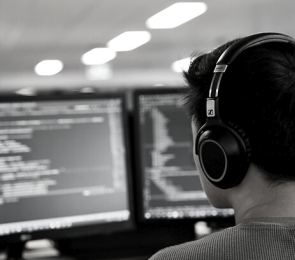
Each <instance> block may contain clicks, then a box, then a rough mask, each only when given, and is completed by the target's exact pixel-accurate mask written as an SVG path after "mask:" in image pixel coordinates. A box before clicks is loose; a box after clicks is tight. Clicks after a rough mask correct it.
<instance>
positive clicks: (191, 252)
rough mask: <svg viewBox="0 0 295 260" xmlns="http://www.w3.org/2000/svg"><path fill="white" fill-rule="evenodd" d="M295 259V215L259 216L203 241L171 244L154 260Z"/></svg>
mask: <svg viewBox="0 0 295 260" xmlns="http://www.w3.org/2000/svg"><path fill="white" fill-rule="evenodd" d="M166 259H167V260H168V259H169V260H174V259H175V260H176V259H177V260H199V259H201V260H207V259H208V260H215V259H218V260H223V259H224V260H231V259H235V260H237V259H242V260H244V259H249V260H253V259H259V260H273V259H279V260H285V259H295V218H257V219H249V220H247V221H244V222H242V223H241V224H239V225H237V226H235V227H231V228H227V229H225V230H223V231H220V232H216V233H213V234H211V235H208V236H206V237H204V238H202V239H200V240H197V241H193V242H188V243H185V244H181V245H177V246H173V247H168V248H166V249H163V250H161V251H159V252H158V253H156V254H155V255H154V256H152V257H151V258H150V260H166Z"/></svg>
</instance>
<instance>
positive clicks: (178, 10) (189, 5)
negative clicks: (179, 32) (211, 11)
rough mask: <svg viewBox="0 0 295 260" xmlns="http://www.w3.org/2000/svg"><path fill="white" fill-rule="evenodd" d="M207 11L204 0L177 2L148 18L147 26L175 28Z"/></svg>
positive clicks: (152, 27) (151, 27)
mask: <svg viewBox="0 0 295 260" xmlns="http://www.w3.org/2000/svg"><path fill="white" fill-rule="evenodd" d="M206 11H207V5H206V4H205V3H203V2H183V3H175V4H173V5H171V6H169V7H168V8H166V9H164V10H162V11H161V12H159V13H157V14H155V15H153V16H152V17H150V18H149V19H147V21H146V26H147V27H148V28H150V29H170V28H175V27H177V26H179V25H181V24H184V23H186V22H188V21H189V20H191V19H193V18H195V17H197V16H199V15H201V14H203V13H205V12H206Z"/></svg>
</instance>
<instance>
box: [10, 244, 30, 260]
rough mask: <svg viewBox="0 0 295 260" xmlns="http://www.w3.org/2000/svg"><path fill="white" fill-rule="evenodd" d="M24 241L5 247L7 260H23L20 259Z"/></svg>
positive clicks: (22, 259)
mask: <svg viewBox="0 0 295 260" xmlns="http://www.w3.org/2000/svg"><path fill="white" fill-rule="evenodd" d="M25 244H26V242H25V241H22V242H15V243H10V244H9V245H8V247H7V251H6V253H7V258H6V259H7V260H24V258H23V257H22V255H23V251H24V248H25Z"/></svg>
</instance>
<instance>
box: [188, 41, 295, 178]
mask: <svg viewBox="0 0 295 260" xmlns="http://www.w3.org/2000/svg"><path fill="white" fill-rule="evenodd" d="M235 41H237V40H234V41H231V42H229V43H226V44H224V45H222V46H220V47H219V48H217V49H215V50H213V51H212V52H210V53H206V54H202V55H199V56H196V55H195V56H194V57H193V58H192V62H191V65H190V68H189V70H188V71H187V72H184V77H185V79H186V81H187V83H188V88H187V93H186V106H187V110H188V113H189V115H190V116H191V117H192V119H193V120H194V122H195V124H196V125H197V127H198V128H199V127H200V126H202V125H203V124H204V123H205V121H206V98H207V97H208V92H209V87H210V83H211V80H212V77H213V71H214V67H215V65H216V62H217V60H218V58H219V57H220V55H221V54H222V53H223V52H224V51H225V49H226V48H227V47H229V46H230V45H231V44H232V43H234V42H235ZM294 50H295V47H294V46H292V45H287V44H285V43H265V44H263V45H260V46H256V47H251V48H249V49H247V50H245V51H243V52H242V53H241V54H240V55H239V56H238V57H237V58H236V59H235V60H234V62H233V63H232V64H231V65H230V66H229V68H228V70H227V71H226V73H225V74H224V76H223V78H222V82H221V87H220V91H219V100H220V116H221V118H222V119H223V121H224V123H227V122H233V123H234V124H235V125H237V126H238V127H239V128H241V129H243V131H245V133H246V134H247V136H248V138H249V140H250V146H251V158H250V160H251V162H252V163H254V164H255V165H256V166H258V167H259V168H260V169H261V170H262V172H264V173H265V177H266V179H267V180H268V181H269V183H271V184H280V183H283V182H286V181H294V180H295V173H294V169H295V52H294Z"/></svg>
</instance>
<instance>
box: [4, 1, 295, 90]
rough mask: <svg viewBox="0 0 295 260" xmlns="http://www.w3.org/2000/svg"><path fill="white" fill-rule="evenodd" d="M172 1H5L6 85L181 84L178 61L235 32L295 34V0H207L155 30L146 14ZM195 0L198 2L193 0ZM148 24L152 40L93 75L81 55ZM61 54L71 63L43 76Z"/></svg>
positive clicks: (157, 10)
mask: <svg viewBox="0 0 295 260" xmlns="http://www.w3.org/2000/svg"><path fill="white" fill-rule="evenodd" d="M175 2H177V1H172V0H161V1H159V0H149V1H143V0H105V1H101V0H100V1H97V0H83V1H81V0H50V1H45V0H42V1H40V0H13V1H9V0H0V90H7V89H11V90H15V89H19V88H23V87H34V88H41V89H42V88H51V87H52V88H53V87H54V88H57V87H61V88H77V87H83V86H94V87H108V88H109V87H115V88H120V87H133V86H149V85H151V86H153V85H154V84H165V85H178V84H182V78H181V75H180V74H179V73H175V72H173V71H172V70H171V63H172V62H173V61H176V60H178V59H181V58H186V57H188V56H189V55H190V54H191V53H192V52H194V51H197V50H200V51H208V50H210V49H212V48H214V47H216V46H217V45H219V44H221V43H223V42H225V41H227V40H230V39H232V38H235V37H239V36H244V35H247V34H251V33H256V32H260V31H277V32H282V33H286V34H289V35H291V36H294V37H295V27H294V24H295V16H294V12H295V1H294V0H280V1H277V0H248V1H241V0H223V1H216V0H208V1H206V0H205V1H204V2H205V3H206V4H207V7H208V9H207V12H206V13H204V14H203V15H201V16H199V17H197V18H195V19H193V20H191V21H189V22H187V23H186V24H183V25H181V26H179V27H177V28H174V29H166V30H159V29H158V30H156V29H154V30H152V29H148V28H147V27H146V25H145V21H146V20H147V19H148V18H149V17H150V16H152V15H153V14H155V13H157V12H159V11H161V10H162V9H164V8H166V7H168V6H169V5H171V4H173V3H175ZM190 2H191V1H190ZM139 30H147V31H149V32H150V33H151V36H152V38H151V41H150V42H148V43H147V44H145V45H143V46H141V47H139V48H137V49H135V50H133V51H129V52H119V53H118V55H117V57H116V58H115V59H114V60H112V61H110V62H109V64H108V66H109V67H110V68H111V69H112V71H113V77H112V78H110V79H109V80H88V79H87V78H86V77H85V69H86V68H85V66H84V65H83V64H82V63H81V60H80V59H81V55H82V54H83V53H85V52H86V51H88V50H90V49H91V48H94V47H105V46H106V43H107V42H108V41H109V40H111V39H112V38H114V37H115V36H117V35H119V34H121V33H123V32H125V31H139ZM44 59H60V60H62V61H63V63H64V70H63V71H62V72H60V73H59V74H58V75H55V76H51V77H40V76H37V75H35V73H34V66H35V65H36V64H37V63H38V62H39V61H41V60H44Z"/></svg>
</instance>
